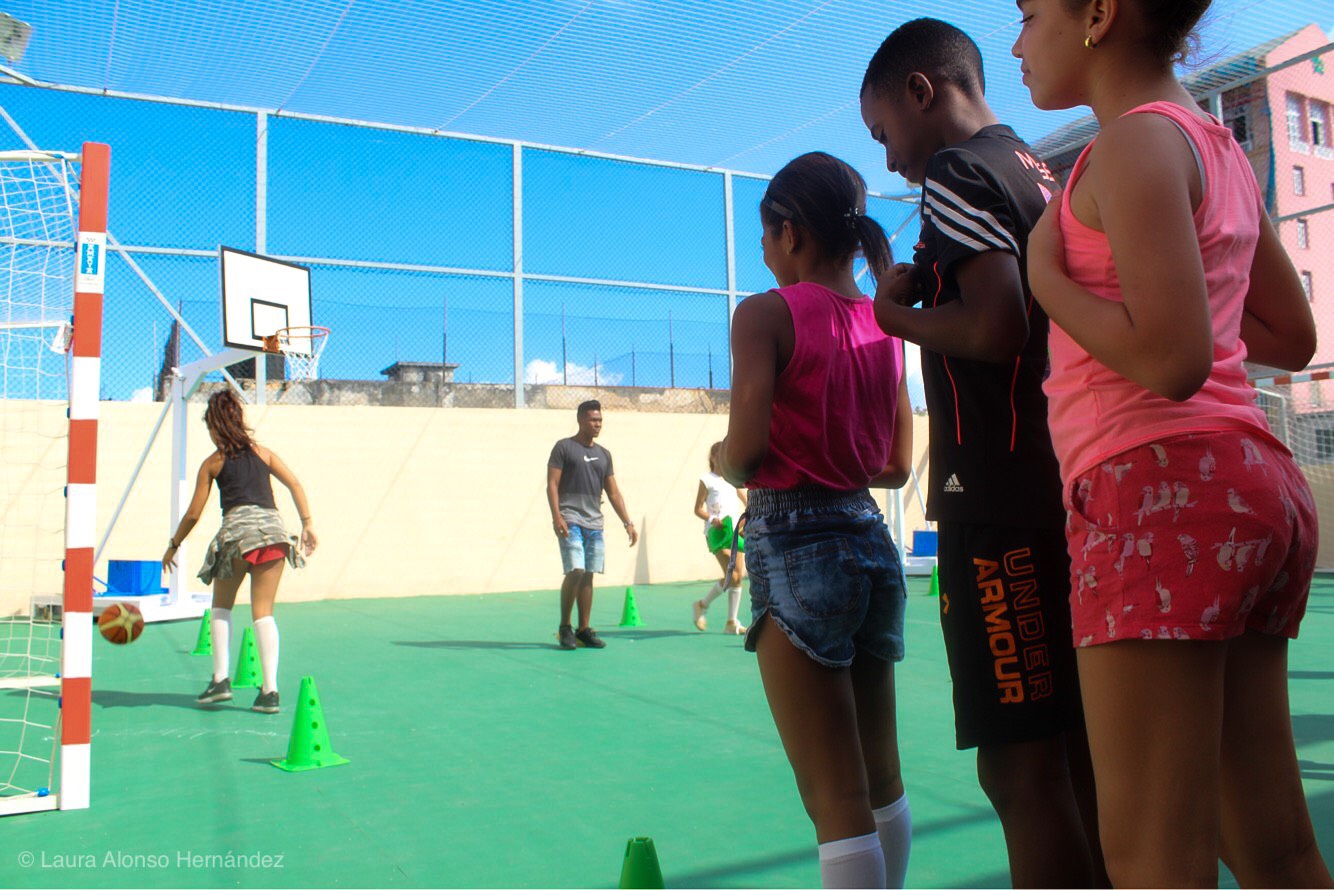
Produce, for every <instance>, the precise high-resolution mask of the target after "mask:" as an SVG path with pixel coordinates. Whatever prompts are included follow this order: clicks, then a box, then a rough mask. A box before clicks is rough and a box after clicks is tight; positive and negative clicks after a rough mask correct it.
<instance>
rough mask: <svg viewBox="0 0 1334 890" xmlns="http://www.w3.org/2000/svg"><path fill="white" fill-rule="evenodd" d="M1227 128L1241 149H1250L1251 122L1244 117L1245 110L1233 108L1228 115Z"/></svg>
mask: <svg viewBox="0 0 1334 890" xmlns="http://www.w3.org/2000/svg"><path fill="white" fill-rule="evenodd" d="M1227 127H1228V129H1230V130H1231V131H1232V135H1233V136H1234V137H1235V138H1236V140H1237V142H1238V143H1240V145H1241V147H1242V148H1245V149H1249V148H1250V147H1251V122H1250V120H1249V119H1248V118H1247V116H1246V109H1245V108H1234V109H1233V110H1232V112H1231V113H1230V114H1229V115H1228V119H1227Z"/></svg>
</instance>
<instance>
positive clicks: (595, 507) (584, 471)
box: [547, 437, 614, 528]
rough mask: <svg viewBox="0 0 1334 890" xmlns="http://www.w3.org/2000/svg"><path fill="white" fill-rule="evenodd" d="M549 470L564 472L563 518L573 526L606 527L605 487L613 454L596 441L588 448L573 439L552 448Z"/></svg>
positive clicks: (561, 489) (561, 506) (563, 441)
mask: <svg viewBox="0 0 1334 890" xmlns="http://www.w3.org/2000/svg"><path fill="white" fill-rule="evenodd" d="M547 466H548V467H554V468H555V469H558V470H560V485H559V487H558V488H557V491H558V492H559V495H560V515H561V518H562V519H564V520H565V522H566V523H567V524H569V525H578V526H582V527H584V528H602V486H603V484H604V483H605V482H606V479H607V477H608V476H611V475H614V474H613V472H612V468H611V452H610V451H608V450H607V449H605V448H603V447H602V446H601V445H599V444H597V443H596V442H594V443H593V444H592V445H589V446H588V447H584V446H583V445H581V444H579V441H578V440H577V439H575V438H573V437H571V438H569V439H561V440H560V441H559V442H557V443H556V446H555V447H554V448H552V449H551V459H550V460H548V461H547Z"/></svg>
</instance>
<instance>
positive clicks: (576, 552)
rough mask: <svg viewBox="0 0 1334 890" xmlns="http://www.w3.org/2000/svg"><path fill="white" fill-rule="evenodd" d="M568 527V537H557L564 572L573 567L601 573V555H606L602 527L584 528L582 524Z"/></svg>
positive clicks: (566, 572) (572, 569)
mask: <svg viewBox="0 0 1334 890" xmlns="http://www.w3.org/2000/svg"><path fill="white" fill-rule="evenodd" d="M569 528H570V534H569V536H568V537H565V538H560V537H558V538H557V540H558V541H560V561H561V563H562V564H563V565H564V566H565V574H567V575H568V574H570V572H573V571H574V570H575V569H583V570H584V571H585V572H597V573H598V574H601V573H602V563H603V557H604V556H605V555H606V548H605V547H604V546H603V544H602V529H600V528H584V527H583V526H582V525H571V526H570V527H569Z"/></svg>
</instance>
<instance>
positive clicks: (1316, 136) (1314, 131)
mask: <svg viewBox="0 0 1334 890" xmlns="http://www.w3.org/2000/svg"><path fill="white" fill-rule="evenodd" d="M1310 104H1311V144H1312V145H1317V146H1328V145H1329V106H1328V105H1326V104H1325V103H1324V102H1317V101H1315V100H1314V99H1312V100H1311V103H1310Z"/></svg>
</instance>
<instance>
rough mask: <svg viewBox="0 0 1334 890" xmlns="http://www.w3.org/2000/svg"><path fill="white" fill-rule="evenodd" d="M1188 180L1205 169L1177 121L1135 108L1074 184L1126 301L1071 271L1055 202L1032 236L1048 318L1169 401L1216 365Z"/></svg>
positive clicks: (1032, 269) (1038, 291)
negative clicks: (1103, 237)
mask: <svg viewBox="0 0 1334 890" xmlns="http://www.w3.org/2000/svg"><path fill="white" fill-rule="evenodd" d="M1146 158H1152V159H1154V160H1153V161H1152V162H1150V163H1145V159H1146ZM1192 186H1193V187H1194V189H1195V191H1196V192H1198V189H1199V173H1198V170H1197V167H1196V164H1195V158H1194V155H1193V154H1192V153H1191V150H1190V146H1189V145H1188V144H1187V143H1186V141H1185V139H1184V138H1182V136H1181V134H1180V131H1179V130H1177V128H1176V126H1175V125H1174V124H1172V123H1171V122H1170V121H1167V120H1164V119H1162V118H1160V117H1158V116H1157V115H1150V114H1132V115H1129V116H1127V117H1124V118H1121V119H1119V120H1117V121H1115V122H1114V123H1112V124H1111V125H1109V126H1108V127H1107V128H1106V129H1105V130H1104V131H1103V133H1102V135H1101V136H1100V137H1099V138H1098V142H1097V144H1096V145H1095V147H1094V149H1093V154H1092V155H1091V160H1090V163H1089V166H1088V169H1087V170H1086V171H1085V173H1084V175H1083V178H1081V179H1080V181H1079V183H1077V185H1076V186H1075V188H1076V189H1077V190H1080V191H1082V190H1084V189H1088V191H1087V192H1086V193H1085V194H1086V195H1087V196H1088V197H1089V199H1090V203H1089V208H1088V209H1087V210H1082V209H1081V207H1082V205H1076V212H1077V213H1084V214H1086V221H1087V215H1096V217H1097V223H1098V224H1099V225H1100V226H1101V228H1102V230H1103V231H1105V232H1106V233H1107V240H1108V242H1109V243H1110V245H1111V251H1112V261H1113V262H1114V263H1115V265H1116V273H1117V277H1118V278H1119V279H1120V283H1121V295H1122V302H1119V303H1118V302H1116V301H1115V300H1107V299H1103V298H1101V297H1098V296H1097V295H1095V294H1093V293H1092V292H1090V291H1088V290H1086V289H1085V288H1083V287H1082V286H1080V285H1078V284H1076V283H1075V282H1074V281H1072V280H1070V278H1069V277H1068V276H1067V275H1066V274H1065V265H1064V250H1063V247H1062V244H1061V238H1060V230H1059V225H1058V212H1059V203H1058V202H1056V201H1053V202H1051V204H1050V205H1048V207H1047V212H1046V213H1044V214H1043V216H1042V219H1041V220H1040V221H1039V222H1038V225H1037V226H1036V227H1035V228H1034V229H1033V232H1032V234H1031V235H1030V236H1029V242H1028V243H1029V263H1028V274H1029V283H1030V285H1031V286H1032V289H1033V295H1034V297H1036V298H1037V300H1038V301H1039V302H1040V303H1041V304H1042V306H1043V308H1044V309H1046V310H1047V314H1048V315H1049V316H1050V317H1051V320H1052V321H1053V322H1055V323H1056V324H1058V325H1060V326H1061V328H1063V329H1064V330H1065V331H1066V333H1068V334H1069V335H1070V336H1071V337H1072V338H1073V339H1074V340H1075V342H1076V343H1078V344H1079V345H1080V346H1081V347H1082V348H1083V349H1084V350H1085V351H1086V352H1088V353H1089V355H1091V356H1092V357H1093V358H1094V359H1096V360H1097V361H1099V362H1101V363H1102V364H1104V365H1106V366H1107V367H1108V368H1110V369H1112V370H1113V371H1115V372H1117V373H1118V374H1120V375H1122V376H1123V377H1125V378H1126V379H1128V380H1132V381H1134V382H1135V383H1138V384H1139V385H1140V386H1143V387H1144V388H1145V389H1148V390H1149V391H1150V392H1153V393H1156V394H1158V395H1160V396H1163V397H1164V398H1168V399H1172V400H1173V401H1184V400H1186V399H1188V398H1190V397H1191V396H1192V395H1194V394H1195V393H1196V392H1198V391H1199V389H1200V387H1201V386H1203V385H1204V382H1205V381H1206V380H1207V379H1208V378H1209V372H1210V370H1211V369H1212V367H1213V329H1212V326H1211V323H1210V317H1209V299H1208V290H1207V287H1206V284H1205V277H1204V263H1203V259H1202V258H1201V256H1200V245H1199V240H1198V237H1197V235H1196V232H1195V221H1194V209H1193V207H1192V203H1193V201H1192ZM1074 197H1075V198H1079V197H1080V194H1079V191H1077V192H1076V194H1075V196H1074Z"/></svg>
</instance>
